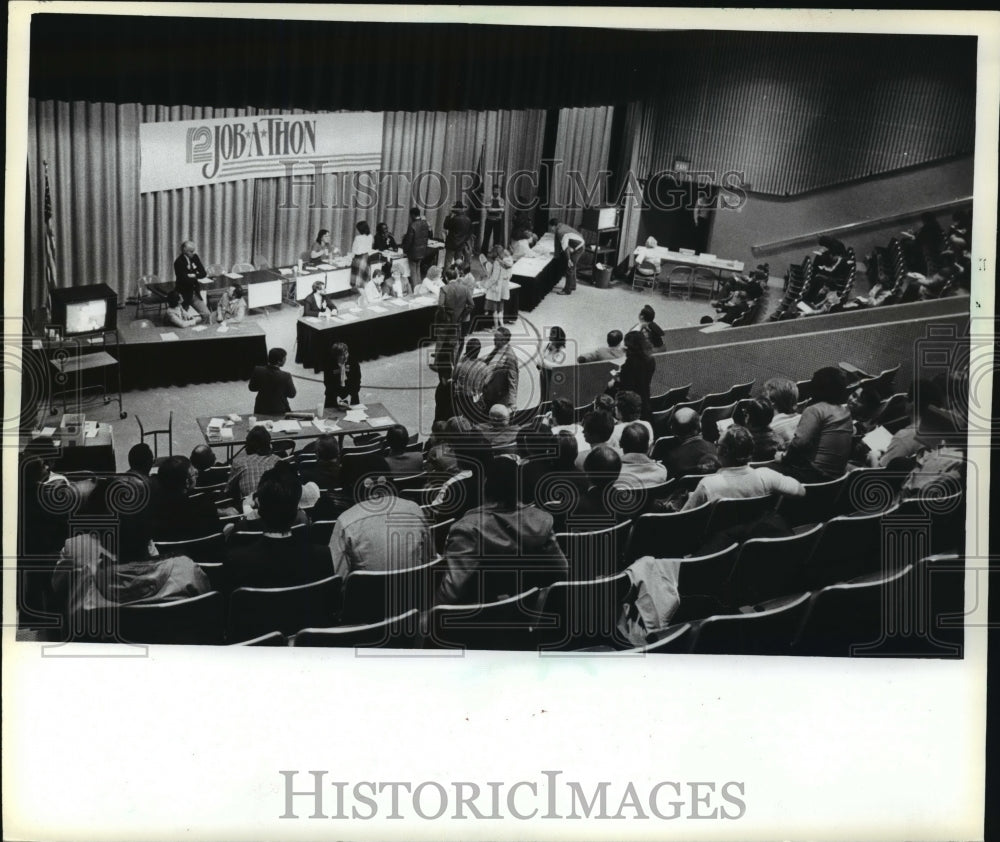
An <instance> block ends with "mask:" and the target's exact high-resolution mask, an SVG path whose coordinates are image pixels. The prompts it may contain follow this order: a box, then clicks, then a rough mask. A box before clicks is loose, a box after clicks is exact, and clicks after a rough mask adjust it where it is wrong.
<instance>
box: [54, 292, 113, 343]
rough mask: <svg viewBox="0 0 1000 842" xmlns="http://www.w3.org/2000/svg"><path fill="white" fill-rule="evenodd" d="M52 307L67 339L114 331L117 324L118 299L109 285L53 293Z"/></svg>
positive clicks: (56, 323) (56, 322) (55, 321)
mask: <svg viewBox="0 0 1000 842" xmlns="http://www.w3.org/2000/svg"><path fill="white" fill-rule="evenodd" d="M49 306H50V308H51V312H52V322H53V324H54V325H55V326H56V327H58V328H61V330H62V333H63V334H64V335H65V336H74V335H79V334H84V333H98V332H100V331H108V330H115V328H116V327H117V324H118V295H117V293H115V291H114V290H113V289H111V287H109V286H108V285H107V284H89V285H87V286H78V287H64V288H62V289H53V290H52V291H51V292H50V293H49Z"/></svg>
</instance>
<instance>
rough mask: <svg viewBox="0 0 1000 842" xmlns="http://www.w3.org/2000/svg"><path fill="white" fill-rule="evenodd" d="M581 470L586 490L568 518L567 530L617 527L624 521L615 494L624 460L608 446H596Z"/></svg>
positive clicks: (577, 530) (581, 530)
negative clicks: (616, 505) (618, 509)
mask: <svg viewBox="0 0 1000 842" xmlns="http://www.w3.org/2000/svg"><path fill="white" fill-rule="evenodd" d="M577 462H578V463H579V457H578V458H577ZM582 467H583V473H584V475H585V476H586V482H587V490H586V491H585V492H584V493H583V495H582V496H581V497H580V499H579V501H578V502H577V504H576V506H575V507H574V508H573V509H571V510H570V511H569V513H568V514H567V515H566V522H565V528H566V530H567V531H569V532H592V531H594V530H597V529H607V528H608V527H610V526H614V525H615V524H616V523H618V522H619V521H620V520H621V519H622V516H621V515H620V514H619V512H618V511H617V509H616V507H615V502H616V501H615V497H616V493H615V491H614V490H613V486H614V485H615V483H617V482H618V480H619V478H620V477H621V468H622V460H621V456H619V455H618V453H617V451H615V450H612V449H611V448H610V447H608V446H607V445H606V444H597V445H595V446H594V447H592V448H591V449H590V451H589V452H588V453H587V455H586V458H585V459H584V460H583V465H582Z"/></svg>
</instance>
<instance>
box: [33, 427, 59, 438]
mask: <svg viewBox="0 0 1000 842" xmlns="http://www.w3.org/2000/svg"><path fill="white" fill-rule="evenodd" d="M55 434H56V428H55V427H42V429H41V431H40V432H37V433H35V438H37V437H38V436H47V437H48V438H52V436H54V435H55Z"/></svg>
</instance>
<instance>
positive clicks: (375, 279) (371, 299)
mask: <svg viewBox="0 0 1000 842" xmlns="http://www.w3.org/2000/svg"><path fill="white" fill-rule="evenodd" d="M359 291H360V293H361V296H360V297H359V299H358V303H359V304H360V305H361V306H362V307H364V306H366V305H368V304H375V303H377V302H379V301H381V300H382V298H383V295H382V270H381V269H380V268H379V269H372V273H371V275H370V276H369V278H368V280H367V281H365V282H364V284H363V285H362V286H361V288H360V290H359Z"/></svg>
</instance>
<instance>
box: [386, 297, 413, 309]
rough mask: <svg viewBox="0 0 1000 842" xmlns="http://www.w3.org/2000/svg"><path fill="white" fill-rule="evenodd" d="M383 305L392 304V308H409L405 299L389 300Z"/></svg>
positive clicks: (408, 303)
mask: <svg viewBox="0 0 1000 842" xmlns="http://www.w3.org/2000/svg"><path fill="white" fill-rule="evenodd" d="M385 303H386V304H392V305H393V306H394V307H409V306H410V302H408V301H407V300H406V299H405V298H390V299H389V300H388V301H386V302H385Z"/></svg>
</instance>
